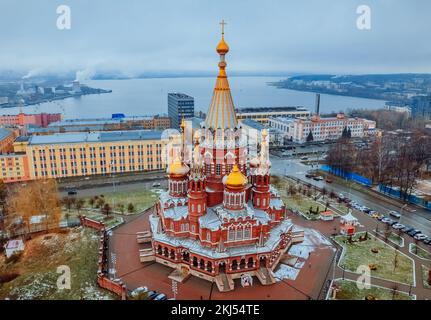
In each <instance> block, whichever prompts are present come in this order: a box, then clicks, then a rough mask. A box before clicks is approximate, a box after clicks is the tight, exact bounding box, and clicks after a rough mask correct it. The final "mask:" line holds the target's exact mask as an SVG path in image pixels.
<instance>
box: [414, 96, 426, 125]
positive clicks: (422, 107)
mask: <svg viewBox="0 0 431 320" xmlns="http://www.w3.org/2000/svg"><path fill="white" fill-rule="evenodd" d="M411 109H412V116H413V117H415V118H419V117H420V118H425V119H431V95H428V96H416V97H414V98H413V99H412V103H411Z"/></svg>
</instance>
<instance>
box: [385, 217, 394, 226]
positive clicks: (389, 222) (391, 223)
mask: <svg viewBox="0 0 431 320" xmlns="http://www.w3.org/2000/svg"><path fill="white" fill-rule="evenodd" d="M382 222H383V223H386V224H388V225H390V226H391V225H393V224H395V223H396V222H395V221H394V220H392V219H391V218H383V219H382Z"/></svg>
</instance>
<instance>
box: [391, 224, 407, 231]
mask: <svg viewBox="0 0 431 320" xmlns="http://www.w3.org/2000/svg"><path fill="white" fill-rule="evenodd" d="M392 228H394V229H395V230H400V229H402V228H405V225H403V224H401V223H395V224H394V225H393V226H392Z"/></svg>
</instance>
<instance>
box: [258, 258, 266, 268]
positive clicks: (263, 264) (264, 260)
mask: <svg viewBox="0 0 431 320" xmlns="http://www.w3.org/2000/svg"><path fill="white" fill-rule="evenodd" d="M259 264H260V266H261V267H266V257H264V256H262V257H260V259H259Z"/></svg>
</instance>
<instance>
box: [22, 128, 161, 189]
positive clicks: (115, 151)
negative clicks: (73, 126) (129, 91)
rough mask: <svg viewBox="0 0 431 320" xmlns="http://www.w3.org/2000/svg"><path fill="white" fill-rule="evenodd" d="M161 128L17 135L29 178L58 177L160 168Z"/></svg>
mask: <svg viewBox="0 0 431 320" xmlns="http://www.w3.org/2000/svg"><path fill="white" fill-rule="evenodd" d="M165 145H166V142H165V141H164V140H162V131H146V130H136V131H101V132H90V133H84V132H81V133H59V134H53V135H44V136H31V137H29V138H27V139H19V138H18V139H17V141H16V142H15V144H14V146H15V152H17V153H24V154H25V155H26V156H27V159H28V169H29V178H30V179H31V180H33V179H39V178H62V177H75V176H90V175H98V174H109V173H126V172H137V171H154V170H163V169H165V168H166V164H165V156H164V153H165Z"/></svg>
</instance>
